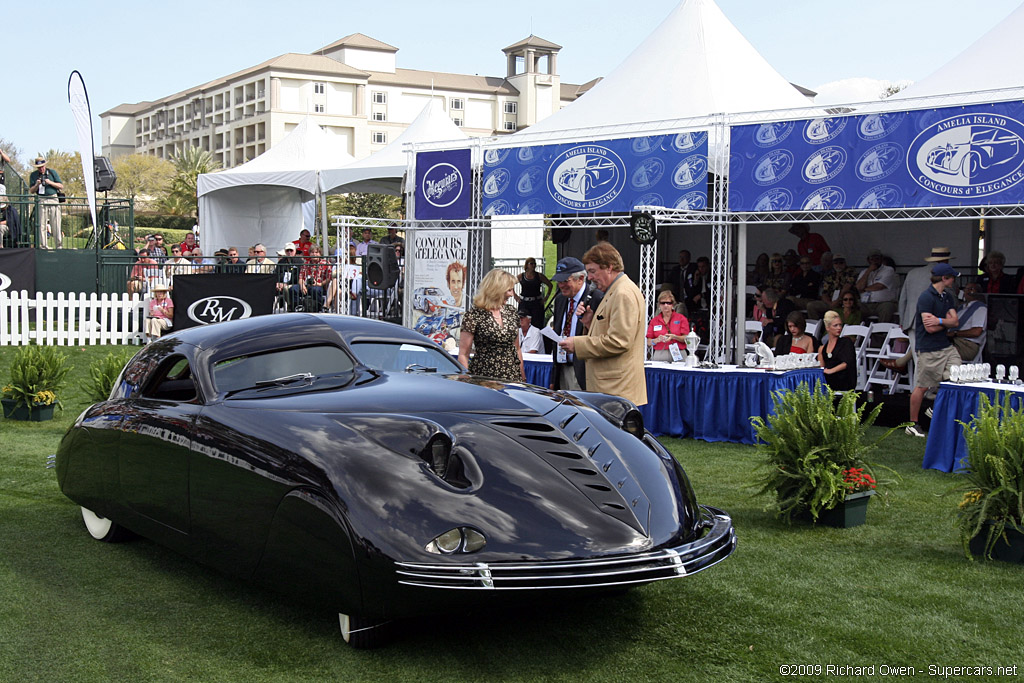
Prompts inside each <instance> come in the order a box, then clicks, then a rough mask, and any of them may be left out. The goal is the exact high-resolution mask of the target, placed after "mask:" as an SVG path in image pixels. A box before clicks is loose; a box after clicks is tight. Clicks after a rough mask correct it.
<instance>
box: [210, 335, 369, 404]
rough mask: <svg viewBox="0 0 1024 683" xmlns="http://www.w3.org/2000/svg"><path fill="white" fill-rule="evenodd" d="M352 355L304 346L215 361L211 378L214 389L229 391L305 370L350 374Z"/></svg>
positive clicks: (318, 373)
mask: <svg viewBox="0 0 1024 683" xmlns="http://www.w3.org/2000/svg"><path fill="white" fill-rule="evenodd" d="M353 368H355V363H354V362H353V361H352V358H351V357H350V356H349V355H348V354H347V353H345V352H344V351H343V350H342V349H340V348H339V347H337V346H306V347H301V348H297V349H283V350H281V351H271V352H269V353H261V354H255V355H252V356H239V357H237V358H229V359H226V360H222V361H217V363H215V364H214V367H213V381H214V383H215V384H216V386H217V391H218V392H226V393H231V392H235V391H240V390H243V389H250V388H255V387H258V386H259V385H260V384H265V383H269V384H275V383H280V384H282V385H283V384H287V383H288V382H287V381H288V380H290V379H293V378H299V377H302V376H304V375H306V374H307V373H308V374H309V375H310V376H328V375H339V374H344V373H351V372H352V370H353Z"/></svg>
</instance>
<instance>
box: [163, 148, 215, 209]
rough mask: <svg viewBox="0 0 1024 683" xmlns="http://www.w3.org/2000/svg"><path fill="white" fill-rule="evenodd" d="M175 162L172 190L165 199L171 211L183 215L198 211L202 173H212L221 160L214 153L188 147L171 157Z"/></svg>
mask: <svg viewBox="0 0 1024 683" xmlns="http://www.w3.org/2000/svg"><path fill="white" fill-rule="evenodd" d="M171 162H172V163H173V164H174V179H173V180H171V191H170V193H169V194H168V196H167V199H166V200H165V201H164V208H165V210H167V211H168V212H169V213H172V214H175V215H179V216H183V215H191V214H194V213H196V210H197V208H198V199H197V195H196V183H197V182H198V178H199V174H200V173H212V172H214V171H216V170H217V169H219V168H220V162H218V161H217V160H216V159H214V157H213V154H211V153H210V152H208V151H206V150H204V149H200V148H198V147H186V148H185V150H184V151H182V153H181V154H178V155H176V156H174V157H171Z"/></svg>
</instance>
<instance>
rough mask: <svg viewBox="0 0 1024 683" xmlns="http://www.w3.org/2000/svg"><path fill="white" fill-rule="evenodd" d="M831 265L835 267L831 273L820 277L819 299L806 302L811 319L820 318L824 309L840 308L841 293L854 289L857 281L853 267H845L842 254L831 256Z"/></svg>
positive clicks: (808, 315) (844, 258)
mask: <svg viewBox="0 0 1024 683" xmlns="http://www.w3.org/2000/svg"><path fill="white" fill-rule="evenodd" d="M832 267H833V268H834V269H835V271H834V272H833V273H832V275H829V276H826V277H824V278H822V281H821V300H820V301H812V302H811V303H809V304H807V317H808V318H810V319H811V320H821V319H822V316H824V314H825V311H827V310H829V309H833V310H835V309H837V308H840V306H841V303H842V299H841V297H842V295H843V294H846V293H847V292H849V291H850V290H852V289H854V285H855V284H856V283H857V276H856V275H855V274H854V272H853V269H851V268H847V266H846V257H845V256H843V255H842V254H835V255H834V256H833V257H832Z"/></svg>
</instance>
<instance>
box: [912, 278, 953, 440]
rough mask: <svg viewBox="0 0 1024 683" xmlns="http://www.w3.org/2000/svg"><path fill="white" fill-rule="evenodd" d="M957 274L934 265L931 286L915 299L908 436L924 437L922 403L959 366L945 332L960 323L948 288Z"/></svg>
mask: <svg viewBox="0 0 1024 683" xmlns="http://www.w3.org/2000/svg"><path fill="white" fill-rule="evenodd" d="M959 276H960V273H958V272H956V271H955V270H953V267H952V266H951V265H949V264H948V263H936V264H935V266H934V267H932V285H931V287H928V288H927V289H926V290H924V292H923V293H922V294H921V296H920V297H918V299H917V312H916V315H915V316H914V338H915V342H916V344H915V346H916V354H917V355H916V357H915V363H916V366H915V375H914V391H913V393H911V394H910V421H911V422H913V423H914V424H912V425H910V426H909V427H907V434H910V435H911V436H917V437H920V438H922V439H923V438H925V437H926V436H927V434H926V433H925V431H924V430H923V429H921V427H920V426H919V425H918V417H919V416H920V413H921V403H922V402H923V401H924V396H925V394H926V393H927V392H928V390H929V389H933V388H935V387H937V386H939V383H940V382H942V380H943V379H944V378H946V377H949V368H950V367H952V366H954V365H960V354H959V353H957V350H956V347H955V346H953V344H952V342H951V341H950V340H949V336H948V335H947V334H946V331H947V330H949V329H955V328H956V327H957V326H958V325H959V324H960V321H959V319H958V318H957V314H956V302H954V301H953V295H952V294H950V293H949V292H948V291H946V290H947V288H951V287H952V286H953V283H954V282H955V281H956V278H957V277H959Z"/></svg>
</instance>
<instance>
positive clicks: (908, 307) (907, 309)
mask: <svg viewBox="0 0 1024 683" xmlns="http://www.w3.org/2000/svg"><path fill="white" fill-rule="evenodd" d="M952 259H953V255H952V253H951V252H950V251H949V247H933V248H932V251H931V254H930V255H929V256H928V258H926V259H925V264H924V265H923V266H918V267H917V268H914V269H912V270H911V271H910V272H908V273H907V277H906V278H905V279H904V280H903V287H902V289H900V299H899V309H898V310H899V316H900V328H901V329H902V330H903V332H904V333H905V334H906V335H907V337H909V339H910V344H909V348H908V349H907V352H906V353H905V354H903V356H902V357H900V358H896V359H888V358H886V359H883V360H882V365H883V366H885V367H886V368H888V369H889V370H895V371H897V372H900V373H905V372H906V371H907V365H908V364H909V363H910V359H911V358H913V355H914V349H915V347H916V345H917V339H916V337H917V335H915V334H914V321H915V320H916V319H917V316H916V315H915V312H916V311H917V300H918V299H919V298H920V297H921V294H923V293H924V291H925V290H926V289H928V288H929V287H931V286H932V268H933V267H935V264H936V263H949V262H950V261H951V260H952Z"/></svg>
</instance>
